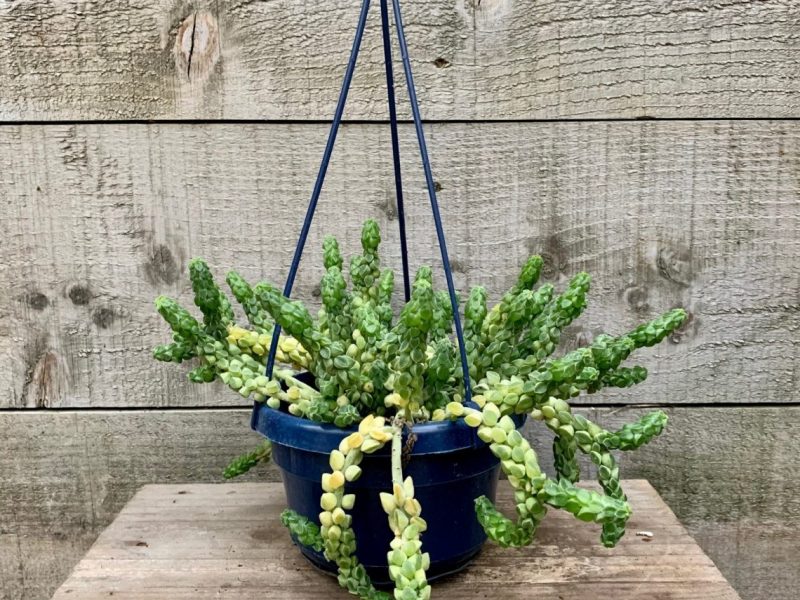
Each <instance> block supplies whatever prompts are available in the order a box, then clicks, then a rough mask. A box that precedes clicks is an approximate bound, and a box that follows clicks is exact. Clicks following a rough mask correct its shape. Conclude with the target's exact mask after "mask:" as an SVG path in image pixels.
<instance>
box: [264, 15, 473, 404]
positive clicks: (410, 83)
mask: <svg viewBox="0 0 800 600" xmlns="http://www.w3.org/2000/svg"><path fill="white" fill-rule="evenodd" d="M369 2H370V0H364V1H363V4H362V5H361V14H360V16H359V19H358V27H357V28H356V36H355V39H354V40H353V48H352V50H351V52H350V60H349V61H348V63H347V70H346V71H345V76H344V81H343V83H342V90H341V92H340V93H339V102H338V104H337V105H336V112H335V114H334V117H333V122H332V123H331V130H330V133H329V134H328V143H327V145H326V146H325V153H324V154H323V156H322V163H321V164H320V168H319V173H318V174H317V180H316V182H315V184H314V191H313V192H312V194H311V201H310V202H309V205H308V210H307V211H306V217H305V220H304V221H303V227H302V229H301V231H300V238H299V239H298V241H297V247H296V248H295V252H294V258H293V259H292V264H291V267H290V269H289V276H288V278H287V280H286V286H285V287H284V291H283V294H284V296H286V297H287V298H288V297H289V296H290V294H291V293H292V286H293V285H294V279H295V276H296V275H297V269H298V267H299V266H300V259H301V257H302V255H303V249H304V248H305V244H306V239H307V238H308V231H309V229H310V228H311V221H312V219H313V217H314V211H315V210H316V208H317V201H318V200H319V196H320V192H321V191H322V183H323V181H324V180H325V174H326V173H327V170H328V164H329V163H330V158H331V154H332V152H333V145H334V143H335V141H336V133H337V131H338V129H339V125H340V123H341V121H342V114H343V113H344V106H345V103H346V101H347V92H348V91H349V89H350V84H351V82H352V79H353V72H354V71H355V66H356V60H357V58H358V52H359V49H360V47H361V39H362V38H363V35H364V28H365V25H366V20H367V13H368V12H369ZM380 5H381V29H382V32H383V51H384V60H385V63H386V85H387V97H388V102H389V122H390V127H391V132H392V158H393V163H394V177H395V187H396V193H397V216H398V220H399V224H400V251H401V256H402V260H403V287H404V293H405V300H406V302H408V300H409V298H410V282H409V274H408V246H407V242H406V230H405V212H404V208H403V189H402V178H401V175H400V146H399V140H398V136H397V110H396V107H395V97H394V73H393V70H392V51H391V39H390V37H389V16H388V5H387V0H380ZM392 8H393V9H394V21H395V27H396V29H397V37H398V41H399V44H400V54H401V57H402V60H403V70H404V72H405V77H406V86H407V88H408V97H409V100H410V102H411V113H412V115H413V117H414V128H415V129H416V133H417V142H418V143H419V151H420V157H421V159H422V168H423V170H424V172H425V182H426V184H427V188H428V197H429V198H430V203H431V210H432V212H433V221H434V225H435V226H436V236H437V238H438V240H439V249H440V251H441V254H442V266H443V267H444V274H445V278H446V279H447V291H448V294H449V296H450V306H451V307H452V309H453V322H454V324H455V329H456V337H457V338H458V347H459V352H460V355H461V370H462V373H463V377H464V392H465V397H464V401H465V402H470V401H471V399H472V389H471V388H472V386H471V385H470V379H469V366H468V363H467V351H466V348H465V346H464V332H463V330H462V327H461V317H460V315H459V311H458V299H457V297H456V291H455V285H454V284H453V273H452V270H451V268H450V258H449V256H448V254H447V243H446V242H445V235H444V227H443V226H442V217H441V215H440V213H439V202H438V200H437V199H436V188H435V183H434V181H433V172H432V170H431V164H430V159H429V157H428V148H427V144H426V143H425V133H424V131H423V127H422V117H421V116H420V110H419V102H418V101H417V94H416V90H415V88H414V76H413V74H412V72H411V62H410V60H409V57H408V46H407V44H406V36H405V30H404V29H403V18H402V15H401V13H400V0H392ZM279 338H280V326H279V325H277V324H276V325H275V329H274V331H273V335H272V344H271V345H270V349H269V356H268V358H267V369H266V374H267V377H272V371H273V368H274V366H275V354H276V353H277V350H278V341H279Z"/></svg>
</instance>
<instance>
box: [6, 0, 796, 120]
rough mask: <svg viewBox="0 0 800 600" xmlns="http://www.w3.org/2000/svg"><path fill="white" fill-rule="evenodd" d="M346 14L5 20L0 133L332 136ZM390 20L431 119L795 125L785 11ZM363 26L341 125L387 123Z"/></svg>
mask: <svg viewBox="0 0 800 600" xmlns="http://www.w3.org/2000/svg"><path fill="white" fill-rule="evenodd" d="M358 4H359V3H358V2H351V1H346V0H331V1H330V2H326V3H324V4H306V3H302V2H293V1H291V0H278V1H273V2H240V1H234V0H230V1H226V2H212V1H211V0H199V1H197V2H192V3H185V2H179V3H176V2H172V1H166V0H160V1H158V2H141V1H133V0H131V1H128V2H115V3H111V4H109V3H85V2H78V1H77V0H69V1H63V2H59V3H56V4H55V5H52V4H51V3H48V2H44V1H43V0H32V1H28V2H14V3H4V4H3V6H2V7H0V31H3V40H4V42H5V43H3V44H0V119H2V120H4V121H19V120H26V121H29V120H65V121H80V120H87V119H104V120H105V119H297V120H306V119H329V118H330V117H331V115H332V114H333V110H334V106H335V103H336V98H337V96H338V91H339V86H340V81H341V77H342V75H343V72H344V65H345V62H346V59H347V55H348V52H349V49H350V45H351V41H352V36H353V30H354V28H355V23H356V20H357V15H358ZM404 9H405V10H404V17H405V23H406V29H407V35H408V40H409V42H408V43H409V46H410V48H411V56H412V58H413V64H414V69H415V75H416V80H417V87H418V90H419V95H420V98H421V102H422V109H423V114H424V115H425V116H426V117H428V118H431V119H459V120H475V119H478V120H485V119H552V118H578V119H582V118H605V117H614V118H643V117H680V118H687V117H691V118H695V117H717V118H719V117H762V118H763V117H797V116H800V102H798V98H800V80H798V78H797V77H796V76H795V75H796V73H797V70H798V68H800V52H799V50H800V38H799V37H798V36H797V33H796V26H797V23H798V20H800V6H798V4H797V3H796V2H792V1H789V0H766V1H763V0H762V1H755V0H725V1H723V2H715V3H713V4H709V3H704V4H702V5H698V4H697V3H693V2H684V1H681V2H674V1H670V0H635V1H632V2H622V3H608V2H604V1H602V0H580V1H579V2H570V3H563V2H556V1H554V0H544V1H542V2H537V3H536V4H535V5H533V6H532V5H530V4H529V3H526V2H512V1H511V0H481V1H476V0H408V1H407V2H405V3H404ZM377 13H378V10H377V5H376V6H373V10H372V14H371V18H370V20H369V24H368V30H367V34H366V36H365V40H364V48H363V51H362V53H361V57H360V61H359V64H358V69H357V71H356V77H355V79H354V82H353V89H352V93H351V94H350V100H349V105H348V108H347V116H349V117H352V118H357V119H381V118H385V116H386V101H385V80H384V74H383V67H382V60H383V54H382V48H381V43H380V24H379V21H378V14H377ZM332 24H335V26H332ZM395 56H396V57H398V56H399V53H398V52H397V49H396V48H395ZM399 75H401V74H400V73H398V77H397V82H398V85H399V84H400V83H401V81H402V78H401V77H400V76H399ZM398 101H399V102H400V104H401V106H402V109H403V110H402V113H401V114H402V115H404V116H407V115H408V110H407V109H406V106H407V102H406V96H405V94H402V93H401V94H400V97H399V99H398Z"/></svg>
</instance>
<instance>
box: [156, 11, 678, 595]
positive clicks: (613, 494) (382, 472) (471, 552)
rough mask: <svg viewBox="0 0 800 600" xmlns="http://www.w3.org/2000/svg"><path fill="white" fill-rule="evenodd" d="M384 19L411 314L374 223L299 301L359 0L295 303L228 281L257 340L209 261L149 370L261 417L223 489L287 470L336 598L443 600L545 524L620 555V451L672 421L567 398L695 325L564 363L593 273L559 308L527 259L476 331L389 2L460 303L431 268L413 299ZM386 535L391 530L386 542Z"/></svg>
mask: <svg viewBox="0 0 800 600" xmlns="http://www.w3.org/2000/svg"><path fill="white" fill-rule="evenodd" d="M380 4H381V24H382V31H383V40H384V57H385V64H386V76H387V89H388V96H389V116H390V127H391V131H392V149H393V158H394V167H395V180H396V196H397V208H398V220H399V223H400V233H401V236H400V237H401V250H402V252H401V255H402V258H403V288H404V297H405V304H404V305H403V307H402V309H401V310H400V311H399V314H397V315H396V314H395V312H394V311H393V309H392V296H393V291H394V273H393V271H391V270H387V269H384V270H382V269H381V267H380V259H379V255H378V247H379V244H380V241H381V239H380V231H379V229H378V225H377V223H375V222H374V221H371V220H368V221H366V222H365V224H364V227H363V230H362V235H361V245H362V253H361V254H360V255H357V256H355V257H353V258H352V260H351V261H350V263H349V269H348V270H349V275H350V286H349V287H348V284H347V281H346V279H345V276H344V271H345V267H344V260H343V258H342V256H341V254H340V252H339V246H338V243H337V241H336V240H335V239H334V238H332V237H328V238H326V240H325V242H324V246H323V262H324V266H325V274H324V276H323V278H322V282H321V286H320V287H321V292H322V303H323V307H322V309H321V310H320V312H319V315H318V318H317V319H314V318H313V317H312V315H311V313H310V312H309V310H308V309H307V308H306V307H305V306H304V305H303V304H302V303H301V302H298V301H293V300H291V299H290V298H289V296H290V293H291V290H292V286H293V283H294V277H295V274H296V272H297V269H298V267H299V264H300V258H301V255H302V251H303V248H304V246H305V241H306V238H307V236H308V232H309V228H310V226H311V220H312V217H313V214H314V211H315V208H316V204H317V200H318V199H319V196H320V192H321V189H322V184H323V181H324V178H325V173H326V171H327V166H328V162H329V160H330V157H331V153H332V150H333V145H334V142H335V139H336V133H337V131H338V127H339V124H340V122H341V119H342V114H343V111H344V105H345V102H346V99H347V91H348V89H349V86H350V81H351V79H352V76H353V72H354V69H355V64H356V58H357V56H358V51H359V48H360V44H361V39H362V35H363V32H364V27H365V24H366V17H367V12H368V9H369V0H363V4H362V8H361V13H360V17H359V22H358V27H357V30H356V36H355V40H354V43H353V48H352V51H351V55H350V60H349V62H348V67H347V71H346V73H345V77H344V83H343V86H342V91H341V94H340V97H339V103H338V105H337V108H336V113H335V115H334V119H333V124H332V126H331V130H330V134H329V137H328V143H327V145H326V148H325V153H324V155H323V159H322V164H321V166H320V170H319V174H318V176H317V180H316V183H315V186H314V191H313V193H312V196H311V202H310V203H309V207H308V211H307V213H306V218H305V221H304V223H303V227H302V229H301V233H300V237H299V241H298V244H297V248H296V250H295V255H294V259H293V261H292V265H291V268H290V270H289V276H288V278H287V282H286V285H285V287H284V289H283V293H281V292H280V291H279V290H278V289H277V288H275V287H274V286H272V285H270V284H269V283H266V282H262V283H258V284H257V285H255V286H251V285H250V284H249V283H248V282H246V281H245V280H244V279H243V278H242V277H241V276H239V275H238V274H237V273H236V272H230V273H228V276H227V283H228V286H229V287H230V290H231V292H232V294H233V296H234V297H235V298H236V300H237V301H238V302H239V303H240V304H241V306H242V308H243V309H244V313H245V315H246V317H247V320H248V321H249V326H247V327H244V326H242V325H239V324H237V322H236V319H235V316H234V311H233V309H232V307H231V303H230V301H229V299H228V297H227V296H226V294H225V293H223V292H222V290H221V289H220V288H219V287H218V286H217V284H216V283H215V281H214V279H213V277H212V274H211V272H210V271H209V268H208V266H207V265H206V264H205V263H204V262H203V261H202V260H198V259H195V260H193V261H191V263H190V264H189V274H190V278H191V281H192V287H193V289H194V293H195V304H197V306H198V307H199V308H200V311H201V312H202V315H203V318H202V322H200V321H198V320H197V319H195V317H194V316H192V314H191V313H190V312H189V311H188V310H186V309H185V308H183V307H181V306H180V305H179V304H178V303H177V302H176V301H175V300H173V299H170V298H167V297H163V296H162V297H159V298H158V299H157V300H156V308H157V309H158V311H159V313H160V314H161V315H162V316H163V317H164V319H165V320H166V321H167V322H168V323H169V325H170V326H171V328H172V330H173V332H174V335H173V342H172V343H170V344H166V345H163V346H159V347H157V348H156V349H155V357H156V358H157V359H159V360H164V361H172V362H183V361H186V360H190V359H194V358H197V359H198V360H199V365H198V366H197V367H195V368H194V369H193V370H192V371H190V372H189V378H190V379H191V380H192V381H195V382H211V381H214V380H221V381H222V382H224V383H225V384H226V385H227V386H228V387H230V388H231V389H233V390H234V391H236V392H238V393H239V394H241V395H242V396H243V397H245V398H252V399H254V400H255V403H256V404H255V407H254V410H253V419H252V426H253V428H254V429H255V430H257V431H259V432H260V433H262V434H264V435H265V437H266V438H267V441H265V442H264V443H263V444H262V445H261V446H260V447H259V448H258V449H256V450H255V451H254V452H252V453H250V454H248V455H245V456H242V457H240V458H238V459H236V460H235V461H234V462H233V463H232V464H231V465H230V466H229V467H228V469H227V470H226V472H225V476H226V477H235V476H236V475H239V474H241V473H243V472H245V471H247V470H248V469H249V468H251V467H252V466H254V465H255V464H258V463H259V462H262V461H264V460H268V459H269V458H270V457H272V458H274V460H275V462H276V464H277V465H278V466H279V467H280V469H281V473H282V477H283V481H284V487H285V489H286V496H287V502H288V505H289V508H288V509H287V510H286V511H285V512H284V513H283V515H282V520H283V523H284V524H285V525H286V526H287V527H288V529H289V531H290V532H291V535H292V536H293V538H294V539H295V541H296V542H297V543H298V545H299V546H300V549H301V551H302V552H303V553H304V554H305V555H306V556H307V557H308V558H309V559H311V560H312V561H313V562H314V563H315V564H317V565H318V566H320V567H322V568H323V569H327V570H330V571H334V572H337V573H338V579H339V583H340V584H341V585H342V586H343V587H344V588H346V589H347V590H348V591H349V592H351V593H352V594H355V595H357V596H359V597H361V598H365V599H381V600H383V599H388V598H389V597H390V596H389V594H388V593H386V592H383V591H380V590H379V589H377V588H376V585H377V586H379V587H382V586H384V585H393V586H394V598H396V599H398V600H414V599H423V600H424V599H427V598H429V597H430V594H431V587H430V585H429V582H430V581H431V580H433V579H435V578H437V577H441V576H443V575H446V574H448V573H451V572H454V571H457V570H459V569H461V568H463V567H464V566H465V565H466V564H467V563H468V562H469V561H470V559H471V558H473V557H474V556H475V554H476V553H477V552H478V551H479V550H480V548H481V545H482V544H483V543H484V541H485V540H486V538H487V537H488V538H490V539H491V540H493V541H495V542H497V543H498V544H500V545H502V546H524V545H527V544H530V543H531V542H532V540H533V537H534V534H535V532H536V528H537V526H538V524H539V523H540V521H541V520H542V518H543V517H544V515H545V513H546V511H547V509H548V508H549V507H552V508H559V509H563V510H566V511H568V512H570V513H572V514H573V515H575V516H576V517H577V518H578V519H580V520H582V521H591V522H594V523H598V524H600V525H601V528H602V533H601V540H602V543H603V544H604V545H606V546H614V545H615V544H616V543H617V541H619V539H620V538H621V537H622V535H623V534H624V531H625V523H626V522H627V520H628V518H629V516H630V507H629V505H628V503H627V501H626V498H625V494H624V492H623V490H622V489H621V487H620V481H619V469H618V467H617V463H616V460H615V458H614V456H613V454H612V452H613V451H617V450H622V451H627V450H634V449H636V448H638V447H639V446H641V445H642V444H644V443H646V442H648V441H650V440H651V439H652V438H653V437H654V436H656V435H658V434H659V433H660V432H661V430H662V429H663V427H664V425H665V423H666V415H665V414H664V413H663V412H660V411H656V412H653V413H651V414H648V415H646V416H644V417H642V418H641V419H640V420H638V421H636V422H635V423H631V424H629V425H626V426H625V427H623V428H622V429H620V430H619V431H614V432H612V431H607V430H605V429H603V428H602V427H600V426H599V425H597V424H595V423H592V422H591V421H589V420H588V419H586V418H585V417H583V416H582V415H580V414H575V413H573V412H572V410H571V408H570V405H569V400H570V399H571V398H574V397H576V396H578V395H580V394H582V393H594V392H596V391H598V390H600V389H602V388H604V387H609V386H613V387H628V386H631V385H634V384H636V383H639V382H641V381H643V380H644V379H645V378H646V376H647V371H646V370H645V369H644V368H642V367H638V366H633V367H627V366H623V364H622V363H623V361H625V360H626V359H627V358H628V357H629V355H630V354H631V353H632V352H633V351H634V350H635V349H637V348H640V347H643V346H652V345H654V344H656V343H658V342H660V341H661V340H662V339H664V337H666V336H667V335H668V334H670V333H671V332H672V331H674V330H675V329H676V328H678V327H679V326H680V325H681V324H682V323H683V321H684V320H685V318H686V315H685V313H684V311H683V310H681V309H676V310H673V311H670V312H668V313H666V314H664V315H662V316H661V317H659V318H657V319H655V320H653V321H651V322H649V323H646V324H644V325H641V326H640V327H637V328H636V329H634V330H633V331H630V332H628V333H626V334H623V335H619V336H616V337H612V336H609V335H601V336H598V337H596V338H595V339H594V341H593V342H592V343H591V345H590V346H589V347H585V348H578V349H576V350H573V351H571V352H569V353H567V354H564V355H563V356H560V357H558V358H554V357H553V356H552V355H553V353H554V351H555V350H556V349H557V347H558V344H559V341H560V338H561V332H562V331H563V330H564V328H565V327H566V326H567V325H569V324H570V323H571V322H572V321H573V320H574V319H575V318H576V317H578V316H579V315H580V314H581V312H582V311H583V309H584V308H585V306H586V295H587V292H588V290H589V281H590V280H589V276H588V275H587V274H586V273H579V274H577V275H576V276H575V277H573V279H572V280H571V281H570V282H569V284H568V285H567V287H566V289H565V290H563V291H562V292H561V293H556V290H555V289H554V287H553V286H552V285H550V284H544V285H541V286H539V287H538V288H536V289H534V286H535V285H536V283H537V280H538V278H539V274H540V271H541V269H542V265H543V261H542V259H541V258H540V257H539V256H532V257H531V258H530V259H529V260H528V261H527V262H526V263H525V265H524V266H523V267H522V269H521V272H520V275H519V277H518V279H517V282H516V283H515V284H514V286H512V287H511V289H510V290H508V291H507V292H506V293H505V294H504V295H503V296H502V298H501V300H500V302H498V303H497V304H496V305H495V306H493V307H492V308H491V309H488V307H487V294H486V291H485V290H484V289H483V288H481V287H475V288H473V289H472V290H471V291H470V293H469V296H468V298H467V300H466V303H465V306H464V310H463V313H464V314H463V316H464V324H463V327H462V323H461V313H460V307H459V303H458V299H457V296H456V292H455V287H454V284H453V278H452V274H451V272H450V262H449V258H448V253H447V247H446V244H445V239H444V230H443V226H442V222H441V218H440V215H439V209H438V203H437V199H436V191H435V185H434V181H433V176H432V173H431V167H430V163H429V160H428V154H427V149H426V145H425V136H424V132H423V128H422V120H421V117H420V111H419V106H418V104H417V99H416V94H415V91H414V83H413V76H412V73H411V66H410V62H409V60H408V49H407V47H406V41H405V35H404V32H403V23H402V18H401V15H400V7H399V0H393V8H394V17H395V25H396V30H397V35H398V41H399V45H400V50H401V53H402V57H403V67H404V71H405V78H406V83H407V88H408V94H409V99H410V101H411V111H412V115H413V118H414V125H415V129H416V133H417V139H418V142H419V146H420V154H421V158H422V164H423V169H424V172H425V180H426V184H427V188H428V194H429V197H430V201H431V209H432V212H433V217H434V224H435V226H436V232H437V237H438V241H439V247H440V250H441V254H442V263H443V266H444V273H445V279H446V283H447V289H446V290H440V291H436V290H435V289H434V285H433V277H432V273H431V270H430V268H428V267H422V268H421V269H419V271H418V272H417V274H416V277H415V279H414V282H413V286H412V285H411V281H410V277H409V272H408V261H407V252H406V240H405V224H404V218H403V195H402V183H401V177H400V167H399V166H400V160H399V148H398V142H397V140H398V136H397V118H396V112H395V106H394V87H393V74H392V66H391V65H392V61H391V44H390V41H389V21H388V6H387V0H381V1H380ZM412 287H413V290H412ZM282 331H283V333H282ZM527 417H531V418H532V419H533V420H535V421H541V422H542V423H544V425H546V426H547V427H548V428H549V429H550V430H551V431H552V432H553V434H554V442H553V452H554V455H555V470H556V473H557V476H556V478H554V479H551V478H549V477H548V476H547V475H546V474H545V473H544V472H543V471H542V470H541V469H540V466H539V462H538V459H537V455H536V452H535V451H534V449H533V448H532V447H531V446H530V443H529V442H528V440H527V439H526V438H525V437H524V436H523V435H522V433H520V431H519V429H520V427H521V426H522V424H523V422H524V420H525V419H526V418H527ZM579 452H582V453H585V454H587V455H588V456H589V457H590V459H591V461H592V462H593V463H594V464H595V465H596V466H597V472H598V478H599V482H600V484H601V487H602V489H603V493H598V492H594V491H590V490H586V489H580V488H577V487H576V486H575V485H574V484H575V483H576V482H577V481H578V479H579V476H580V471H579V468H578V462H577V455H578V453H579ZM501 470H502V472H503V473H504V474H505V475H506V477H507V481H508V484H509V485H511V486H512V488H513V489H514V500H515V506H516V512H517V518H516V519H515V520H511V519H509V518H508V517H506V516H504V515H503V514H501V513H500V512H499V511H498V510H497V509H496V508H495V506H494V498H495V490H496V486H497V480H498V474H499V472H500V471H501ZM380 521H384V522H386V523H387V525H388V526H387V527H386V528H381V527H378V526H377V524H378V523H379V522H380Z"/></svg>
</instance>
